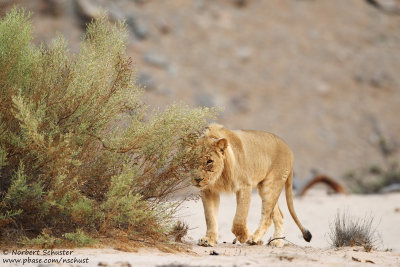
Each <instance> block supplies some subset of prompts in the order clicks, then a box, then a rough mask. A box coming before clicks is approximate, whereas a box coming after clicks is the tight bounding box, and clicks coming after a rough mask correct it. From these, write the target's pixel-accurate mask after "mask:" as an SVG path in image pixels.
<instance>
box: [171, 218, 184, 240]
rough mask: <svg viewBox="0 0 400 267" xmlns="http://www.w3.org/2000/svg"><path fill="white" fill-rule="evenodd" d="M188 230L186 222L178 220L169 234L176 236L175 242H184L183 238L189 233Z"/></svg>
mask: <svg viewBox="0 0 400 267" xmlns="http://www.w3.org/2000/svg"><path fill="white" fill-rule="evenodd" d="M188 230H189V226H188V225H187V224H186V223H184V222H182V221H177V222H176V224H175V225H174V227H173V228H172V231H171V232H170V233H169V235H170V236H171V237H173V238H174V240H175V242H182V238H183V237H184V236H186V235H187V232H188Z"/></svg>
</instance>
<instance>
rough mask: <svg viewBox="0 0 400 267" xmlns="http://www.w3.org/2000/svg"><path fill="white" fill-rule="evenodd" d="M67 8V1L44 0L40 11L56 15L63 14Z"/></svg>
mask: <svg viewBox="0 0 400 267" xmlns="http://www.w3.org/2000/svg"><path fill="white" fill-rule="evenodd" d="M65 10H66V3H65V1H63V0H42V1H41V6H40V12H41V13H43V14H48V15H51V16H54V17H58V16H61V15H62V14H63V13H64V12H65Z"/></svg>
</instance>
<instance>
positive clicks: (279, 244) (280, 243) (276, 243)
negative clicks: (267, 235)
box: [269, 239, 283, 248]
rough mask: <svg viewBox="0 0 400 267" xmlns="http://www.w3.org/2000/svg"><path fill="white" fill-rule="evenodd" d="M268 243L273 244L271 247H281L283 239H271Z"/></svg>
mask: <svg viewBox="0 0 400 267" xmlns="http://www.w3.org/2000/svg"><path fill="white" fill-rule="evenodd" d="M269 245H270V246H273V247H277V248H281V247H283V240H282V239H276V240H273V241H271V242H270V243H269Z"/></svg>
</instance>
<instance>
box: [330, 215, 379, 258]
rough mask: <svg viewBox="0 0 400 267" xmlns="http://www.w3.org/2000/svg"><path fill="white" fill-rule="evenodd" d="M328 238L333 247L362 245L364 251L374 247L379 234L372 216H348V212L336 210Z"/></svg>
mask: <svg viewBox="0 0 400 267" xmlns="http://www.w3.org/2000/svg"><path fill="white" fill-rule="evenodd" d="M329 239H330V242H331V245H332V246H334V247H347V246H349V247H353V246H362V247H364V248H365V250H366V251H371V249H373V248H376V244H377V242H378V240H379V234H378V232H377V230H376V228H375V226H374V218H373V217H372V216H364V217H360V218H354V217H350V216H349V215H348V213H345V212H343V213H340V212H337V214H336V217H335V219H334V221H333V222H332V223H331V225H330V233H329Z"/></svg>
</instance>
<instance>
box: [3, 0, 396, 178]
mask: <svg viewBox="0 0 400 267" xmlns="http://www.w3.org/2000/svg"><path fill="white" fill-rule="evenodd" d="M15 3H18V4H19V5H20V6H23V7H25V8H26V9H28V10H32V11H33V12H34V14H33V20H34V25H35V34H36V35H38V36H40V39H39V40H35V42H40V41H45V42H48V41H50V40H51V39H52V38H54V37H55V36H56V33H57V32H60V33H62V34H63V35H64V36H66V38H67V39H68V40H69V42H70V46H71V50H72V51H76V50H77V49H79V40H80V38H81V36H82V33H83V30H84V27H85V26H84V25H85V23H87V22H88V21H90V19H91V18H92V17H93V16H96V14H97V13H98V12H99V11H100V10H101V8H104V9H107V10H109V16H110V19H111V20H118V19H125V20H126V22H127V24H128V27H129V30H130V37H129V40H130V44H129V46H128V52H129V54H130V55H132V57H133V58H134V61H135V62H136V66H137V69H138V79H139V82H140V83H142V84H143V85H145V86H146V91H147V99H148V103H149V104H151V105H153V106H163V105H165V104H167V103H172V102H183V103H187V104H189V105H191V106H217V107H224V111H223V112H222V114H221V116H220V117H219V119H218V122H220V123H222V124H225V125H226V126H227V127H229V128H251V129H259V130H266V131H270V132H274V133H276V134H278V135H280V136H282V137H283V138H284V139H285V140H286V141H287V143H288V144H289V145H290V146H291V147H292V148H293V150H294V154H295V172H296V174H297V176H298V177H301V178H304V177H307V176H308V175H309V172H310V170H311V169H312V168H315V169H317V170H319V171H320V172H322V173H325V174H327V175H330V176H332V177H335V178H341V177H343V174H344V173H346V172H348V171H349V170H357V169H358V168H361V167H367V166H371V165H381V164H383V163H384V162H387V161H392V160H397V161H398V159H399V155H400V153H399V145H400V140H399V137H400V121H399V117H400V53H399V51H400V2H399V1H397V0H386V1H384V0H380V1H378V0H377V1H373V0H336V1H332V0H318V1H315V0H279V1H277V0H276V1H250V0H247V1H246V0H218V1H207V0H192V1H189V0H172V1H158V0H130V1H129V0H118V1H106V0H103V1H94V0H93V1H90V0H75V1H68V0H64V1H63V0H35V1H32V0H31V1H28V0H19V1H17V0H15V1H13V0H2V1H1V3H0V14H1V15H2V16H3V15H4V14H5V12H6V10H8V9H9V8H11V6H12V5H13V4H15Z"/></svg>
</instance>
